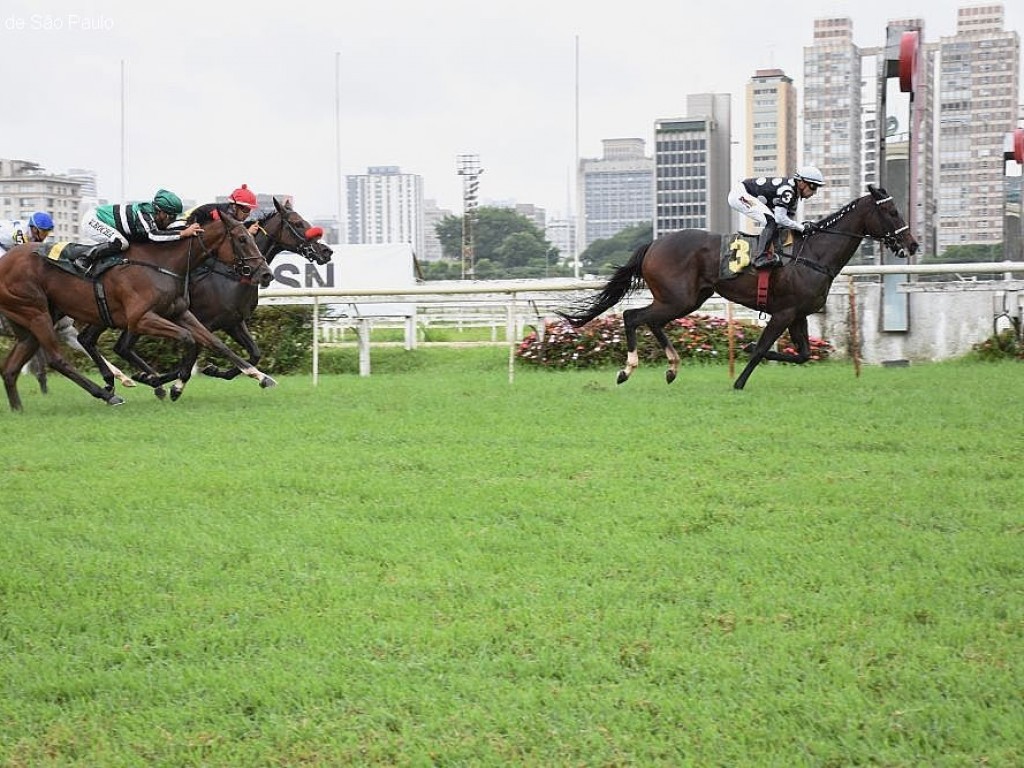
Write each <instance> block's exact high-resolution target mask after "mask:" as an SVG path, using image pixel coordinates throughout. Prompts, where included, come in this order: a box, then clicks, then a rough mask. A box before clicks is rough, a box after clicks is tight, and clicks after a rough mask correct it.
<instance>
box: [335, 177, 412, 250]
mask: <svg viewBox="0 0 1024 768" xmlns="http://www.w3.org/2000/svg"><path fill="white" fill-rule="evenodd" d="M345 182H346V186H347V190H348V242H349V243H351V244H361V243H365V244H375V243H409V244H410V245H412V247H413V250H414V252H415V253H416V255H417V256H419V255H421V254H424V253H425V252H426V240H425V236H424V213H423V178H422V177H421V176H417V175H415V174H411V173H402V171H401V169H400V168H399V167H398V166H395V165H382V166H371V167H370V168H368V169H367V171H366V173H365V174H361V175H356V176H346V177H345Z"/></svg>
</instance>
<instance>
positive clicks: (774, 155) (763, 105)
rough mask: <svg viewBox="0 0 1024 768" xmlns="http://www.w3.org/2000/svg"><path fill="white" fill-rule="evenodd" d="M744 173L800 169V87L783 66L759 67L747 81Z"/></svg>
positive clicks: (771, 173) (782, 172) (779, 173)
mask: <svg viewBox="0 0 1024 768" xmlns="http://www.w3.org/2000/svg"><path fill="white" fill-rule="evenodd" d="M746 144H747V158H746V166H745V168H744V172H743V173H744V176H747V177H756V176H783V175H785V174H788V173H792V172H793V171H795V170H796V163H797V155H796V89H795V88H794V87H793V78H791V77H787V76H786V73H785V72H783V71H782V70H781V69H759V70H757V71H756V72H755V73H754V76H753V77H752V78H750V82H749V83H747V142H746Z"/></svg>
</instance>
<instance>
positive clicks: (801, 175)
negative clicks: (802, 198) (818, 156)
mask: <svg viewBox="0 0 1024 768" xmlns="http://www.w3.org/2000/svg"><path fill="white" fill-rule="evenodd" d="M793 178H794V179H797V180H798V181H799V180H803V181H806V182H807V183H808V184H813V185H814V186H816V187H823V186H825V177H824V176H823V175H822V174H821V171H819V170H818V168H817V166H814V165H803V166H800V169H799V170H797V172H796V173H794V174H793Z"/></svg>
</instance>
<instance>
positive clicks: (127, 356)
mask: <svg viewBox="0 0 1024 768" xmlns="http://www.w3.org/2000/svg"><path fill="white" fill-rule="evenodd" d="M137 340H138V336H136V335H135V334H134V333H132V332H131V331H122V332H121V335H120V336H118V337H117V341H116V342H115V343H114V351H115V352H116V353H117V354H118V356H119V357H120V358H121V359H122V360H125V361H126V362H128V363H129V364H131V365H134V366H135V367H136V368H137V369H139V370H140V371H142V375H141V376H139V377H138V379H139V381H141V382H142V383H143V384H146V385H148V386H150V387H152V388H153V394H154V395H156V398H157V400H163V399H164V398H165V397H167V391H166V390H165V389H164V386H163V385H164V384H166V383H167V382H169V381H172V380H174V379H176V378H177V377H178V372H177V371H171V372H169V373H164V374H161V373H160V372H159V371H157V370H156V368H154V367H153V366H152V365H150V364H149V362H148V361H146V360H144V359H143V358H142V356H141V355H140V354H139V353H138V352H136V351H135V342H136V341H137Z"/></svg>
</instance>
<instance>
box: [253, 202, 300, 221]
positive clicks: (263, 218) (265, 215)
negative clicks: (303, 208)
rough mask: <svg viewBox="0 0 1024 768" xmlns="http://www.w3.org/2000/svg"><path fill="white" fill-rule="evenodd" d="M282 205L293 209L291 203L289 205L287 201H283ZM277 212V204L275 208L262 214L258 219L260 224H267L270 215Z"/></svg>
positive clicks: (286, 208) (287, 208)
mask: <svg viewBox="0 0 1024 768" xmlns="http://www.w3.org/2000/svg"><path fill="white" fill-rule="evenodd" d="M281 207H282V208H284V209H285V210H286V211H289V210H292V207H291V206H290V205H287V204H286V203H281ZM276 213H277V206H275V207H274V209H273V210H270V211H267V212H266V213H264V214H263V215H262V216H260V217H259V218H258V219H257V222H259V223H260V224H265V223H266V222H267V220H269V219H270V217H271V216H273V215H275V214H276Z"/></svg>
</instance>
